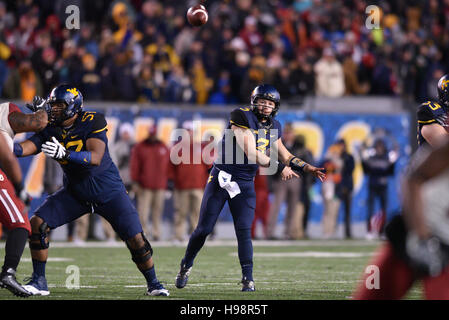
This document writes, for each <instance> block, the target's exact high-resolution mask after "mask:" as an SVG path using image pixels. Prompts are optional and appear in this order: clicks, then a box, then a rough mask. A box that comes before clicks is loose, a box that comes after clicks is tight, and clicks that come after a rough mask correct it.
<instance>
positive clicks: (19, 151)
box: [14, 142, 23, 157]
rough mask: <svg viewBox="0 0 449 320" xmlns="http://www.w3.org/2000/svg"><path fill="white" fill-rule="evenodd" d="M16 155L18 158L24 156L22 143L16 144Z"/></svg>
mask: <svg viewBox="0 0 449 320" xmlns="http://www.w3.org/2000/svg"><path fill="white" fill-rule="evenodd" d="M14 155H15V156H16V157H21V156H22V155H23V148H22V146H21V145H20V143H17V142H16V143H14Z"/></svg>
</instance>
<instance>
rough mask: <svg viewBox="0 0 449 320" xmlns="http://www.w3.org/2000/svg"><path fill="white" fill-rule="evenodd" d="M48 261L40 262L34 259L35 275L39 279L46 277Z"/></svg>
mask: <svg viewBox="0 0 449 320" xmlns="http://www.w3.org/2000/svg"><path fill="white" fill-rule="evenodd" d="M46 264H47V261H38V260H34V259H33V273H35V274H37V275H38V276H39V277H45V265H46Z"/></svg>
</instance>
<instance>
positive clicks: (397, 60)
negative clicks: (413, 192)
mask: <svg viewBox="0 0 449 320" xmlns="http://www.w3.org/2000/svg"><path fill="white" fill-rule="evenodd" d="M197 2H198V1H193V0H192V1H176V0H164V1H156V0H115V1H106V0H95V1H87V0H71V1H67V0H18V1H0V92H1V97H3V98H7V99H21V100H24V101H30V100H31V99H32V97H33V96H34V95H47V94H48V93H49V90H50V89H51V88H52V87H53V86H55V85H56V84H58V83H61V82H68V83H71V84H73V85H74V86H77V87H78V88H80V90H81V91H82V92H83V94H84V96H85V97H86V99H87V100H123V101H139V102H145V101H149V102H167V103H174V102H176V103H196V104H205V103H210V104H230V103H242V102H245V103H247V102H248V97H249V95H250V92H251V90H252V88H254V87H255V86H256V85H257V84H259V83H261V82H267V83H273V84H274V85H275V86H276V87H277V88H278V90H279V91H280V94H281V97H282V99H283V101H299V100H300V99H301V97H304V96H305V95H319V96H328V97H339V96H343V95H361V94H373V95H399V96H405V97H407V98H409V99H411V100H415V101H422V100H425V99H428V98H432V97H434V96H435V95H436V92H435V88H436V82H437V81H438V79H439V78H440V77H441V76H442V75H443V74H444V73H447V72H448V71H449V57H448V54H449V48H448V46H449V32H448V29H449V19H448V18H449V17H448V15H449V1H448V0H408V1H406V0H397V1H370V2H369V3H368V1H364V0H332V1H331V0H257V1H256V0H220V1H218V0H208V1H205V2H204V4H205V6H206V7H207V9H208V12H209V21H208V23H207V24H206V25H204V26H203V27H201V28H194V27H191V26H190V25H189V24H188V23H187V21H186V17H185V13H186V11H187V8H188V7H189V6H190V5H193V4H196V3H197ZM369 4H376V5H378V6H379V8H380V25H379V27H380V29H368V28H367V27H366V21H367V18H368V15H367V13H366V12H365V10H366V7H367V6H368V5H369ZM69 5H76V6H78V7H79V9H80V19H81V24H80V29H79V30H69V29H67V28H66V19H67V18H68V17H69V14H68V13H66V8H67V6H69Z"/></svg>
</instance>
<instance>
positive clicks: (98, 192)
mask: <svg viewBox="0 0 449 320" xmlns="http://www.w3.org/2000/svg"><path fill="white" fill-rule="evenodd" d="M106 132H107V123H106V119H105V117H104V115H103V114H101V113H96V112H88V111H85V112H82V113H81V114H80V115H79V116H78V118H77V119H76V120H75V123H74V124H73V126H72V127H70V128H67V129H64V128H61V127H56V126H47V127H46V128H45V129H44V130H42V131H41V132H39V133H36V134H35V135H33V136H32V137H31V138H30V140H31V141H32V142H33V143H34V144H35V145H36V147H37V149H38V150H39V151H40V150H41V145H42V144H43V143H45V142H46V141H51V138H52V137H55V138H56V139H57V140H58V141H59V142H60V143H61V144H62V145H63V146H64V147H65V148H66V149H67V150H70V151H75V152H80V151H87V144H86V141H87V140H88V139H91V138H96V139H100V140H101V141H103V142H104V143H105V144H106V149H105V152H104V155H103V158H102V159H101V163H100V165H99V166H83V165H80V164H77V163H74V162H70V161H67V160H60V161H58V162H59V164H60V165H61V167H62V169H63V170H64V186H66V187H67V189H69V190H71V192H72V193H73V194H74V195H75V196H76V197H78V198H79V199H81V200H83V201H88V202H96V203H103V202H105V201H107V200H108V199H109V197H110V196H111V194H112V193H113V191H117V190H121V189H122V188H123V183H122V181H121V179H120V176H119V173H118V170H117V168H116V166H115V165H114V163H113V162H112V159H111V156H110V155H109V150H108V139H107V136H106Z"/></svg>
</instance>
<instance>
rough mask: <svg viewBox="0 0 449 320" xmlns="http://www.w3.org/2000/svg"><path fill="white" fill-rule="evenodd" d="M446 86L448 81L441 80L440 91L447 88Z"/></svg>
mask: <svg viewBox="0 0 449 320" xmlns="http://www.w3.org/2000/svg"><path fill="white" fill-rule="evenodd" d="M448 84H449V80H443V81H442V82H441V90H444V89H446V88H447V86H448Z"/></svg>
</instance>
